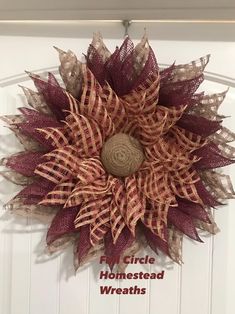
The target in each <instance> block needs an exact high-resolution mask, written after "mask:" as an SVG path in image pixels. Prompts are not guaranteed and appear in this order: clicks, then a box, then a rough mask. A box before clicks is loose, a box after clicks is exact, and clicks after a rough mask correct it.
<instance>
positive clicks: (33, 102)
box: [20, 86, 52, 115]
mask: <svg viewBox="0 0 235 314" xmlns="http://www.w3.org/2000/svg"><path fill="white" fill-rule="evenodd" d="M20 87H21V88H22V90H23V92H24V95H25V97H26V99H27V102H28V104H29V106H31V107H32V108H33V109H35V110H37V111H39V112H41V113H44V114H47V115H52V112H51V110H50V108H49V107H48V105H47V103H46V101H45V100H44V98H43V95H42V94H40V93H38V92H35V91H34V90H32V89H30V88H27V87H24V86H20Z"/></svg>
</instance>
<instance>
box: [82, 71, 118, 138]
mask: <svg viewBox="0 0 235 314" xmlns="http://www.w3.org/2000/svg"><path fill="white" fill-rule="evenodd" d="M83 77H84V88H83V93H82V95H81V101H80V104H79V112H80V113H81V114H82V115H85V116H86V117H90V118H92V119H93V120H95V121H96V123H97V124H98V125H99V126H100V127H101V128H102V130H103V133H104V135H105V136H111V135H113V133H114V123H113V121H112V119H111V117H110V115H109V113H108V111H107V109H106V106H105V104H104V103H103V101H102V98H101V96H103V93H102V89H101V87H100V85H99V84H98V82H97V80H96V79H95V77H94V75H93V74H92V72H91V71H89V69H87V68H86V69H85V70H84V72H83ZM91 91H92V92H91ZM112 96H113V97H115V95H112ZM113 97H112V98H113ZM112 100H113V99H112Z"/></svg>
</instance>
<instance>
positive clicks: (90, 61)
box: [86, 45, 105, 86]
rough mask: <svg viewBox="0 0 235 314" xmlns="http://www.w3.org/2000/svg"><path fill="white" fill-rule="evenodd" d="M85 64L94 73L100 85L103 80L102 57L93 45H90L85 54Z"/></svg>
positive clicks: (102, 83)
mask: <svg viewBox="0 0 235 314" xmlns="http://www.w3.org/2000/svg"><path fill="white" fill-rule="evenodd" d="M86 61H87V66H88V68H89V69H90V70H91V72H92V73H93V74H94V76H95V78H96V79H97V81H98V82H99V83H100V85H101V86H103V85H104V82H105V69H104V62H103V60H102V57H101V56H100V55H99V53H98V52H97V50H96V49H95V47H94V46H92V45H90V46H89V48H88V51H87V56H86Z"/></svg>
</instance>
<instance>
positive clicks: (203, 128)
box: [177, 114, 221, 137]
mask: <svg viewBox="0 0 235 314" xmlns="http://www.w3.org/2000/svg"><path fill="white" fill-rule="evenodd" d="M177 125H178V126H180V127H181V128H184V129H186V130H188V131H190V132H193V133H196V134H199V135H201V136H203V137H207V136H210V135H211V134H213V133H215V132H217V131H218V130H219V129H221V121H211V120H208V119H206V118H203V117H199V116H196V115H190V114H183V115H182V117H181V119H180V120H179V121H178V122H177Z"/></svg>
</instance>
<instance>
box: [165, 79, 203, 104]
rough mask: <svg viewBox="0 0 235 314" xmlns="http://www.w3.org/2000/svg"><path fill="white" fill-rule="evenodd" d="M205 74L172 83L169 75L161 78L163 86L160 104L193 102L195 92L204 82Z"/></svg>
mask: <svg viewBox="0 0 235 314" xmlns="http://www.w3.org/2000/svg"><path fill="white" fill-rule="evenodd" d="M203 80H204V76H203V75H201V76H198V77H197V78H194V79H191V80H186V81H180V82H175V83H171V82H168V80H167V77H165V78H162V79H161V88H160V94H159V104H160V105H163V106H179V105H189V104H192V102H193V101H195V100H194V97H193V95H194V93H195V91H196V90H197V89H198V87H199V85H200V84H201V83H202V82H203Z"/></svg>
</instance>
